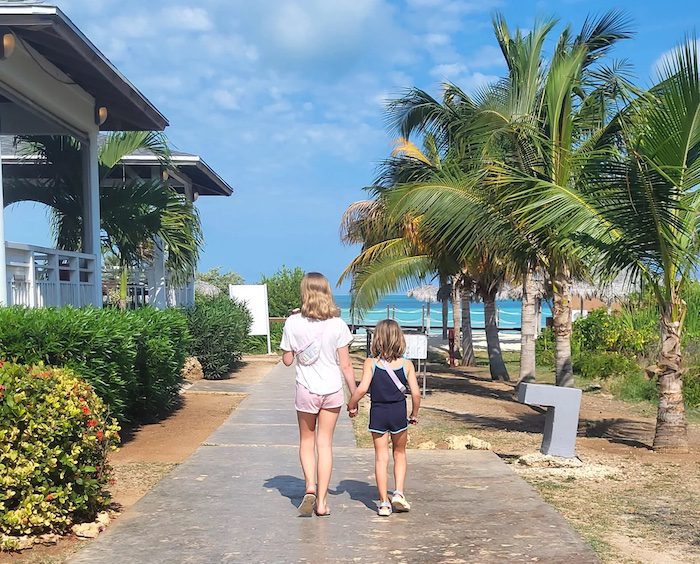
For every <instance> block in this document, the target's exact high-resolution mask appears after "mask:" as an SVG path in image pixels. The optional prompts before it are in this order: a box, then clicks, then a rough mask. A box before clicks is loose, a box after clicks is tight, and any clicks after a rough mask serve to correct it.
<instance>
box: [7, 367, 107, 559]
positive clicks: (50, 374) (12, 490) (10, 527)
mask: <svg viewBox="0 0 700 564" xmlns="http://www.w3.org/2000/svg"><path fill="white" fill-rule="evenodd" d="M118 430H119V428H118V427H117V425H116V423H115V421H114V420H113V419H112V418H111V417H110V414H109V410H108V408H107V406H105V404H104V402H103V401H102V400H101V399H100V398H99V397H98V396H97V395H96V394H95V392H94V391H93V389H92V388H91V387H90V386H89V385H88V384H87V383H85V382H84V381H83V380H81V379H80V378H78V377H77V376H76V375H75V373H73V372H72V371H71V370H68V369H65V368H50V367H45V366H42V365H36V366H26V365H21V364H11V363H5V362H1V363H0V483H2V488H0V549H3V548H7V549H12V548H14V547H15V544H14V543H15V542H16V539H13V537H18V536H23V535H40V534H43V533H63V532H65V531H66V530H67V529H68V528H69V527H70V526H71V525H72V524H73V523H81V522H86V521H92V520H94V518H95V516H96V514H97V512H98V511H101V510H103V509H106V508H107V507H108V506H109V502H110V498H109V492H108V491H107V484H108V481H109V477H110V467H109V462H108V460H107V454H108V453H109V451H110V450H112V449H114V448H115V447H116V445H117V444H118V442H119V435H118Z"/></svg>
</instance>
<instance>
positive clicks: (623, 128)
mask: <svg viewBox="0 0 700 564" xmlns="http://www.w3.org/2000/svg"><path fill="white" fill-rule="evenodd" d="M607 135H610V136H612V137H613V140H614V141H615V142H617V145H616V146H615V149H614V150H612V149H611V150H610V151H608V152H607V153H606V154H603V155H600V158H599V159H598V160H597V161H592V162H590V163H587V166H586V167H584V170H583V173H582V174H583V176H585V177H586V182H582V183H580V184H578V185H576V186H575V189H572V187H571V185H569V184H561V183H554V182H547V181H544V180H542V179H539V178H534V177H533V178H530V179H529V180H528V181H527V183H528V184H529V187H528V188H527V190H528V191H530V192H533V193H536V194H537V198H539V202H540V204H539V205H536V204H535V202H534V201H532V202H530V203H528V204H527V205H525V206H523V208H522V210H521V217H522V218H527V221H528V222H531V223H532V224H533V225H545V224H547V225H565V226H566V229H567V234H568V236H569V237H570V238H572V239H579V240H580V241H581V242H582V243H584V244H586V245H588V250H589V252H592V253H595V257H596V261H597V263H598V269H599V271H600V272H601V273H602V274H604V275H606V276H607V277H609V278H612V277H614V276H615V275H617V274H619V273H621V272H628V273H630V275H631V276H634V277H637V278H642V279H643V280H644V281H645V285H646V286H647V287H649V288H651V289H652V291H653V293H654V296H655V298H656V301H657V303H658V306H659V312H660V329H661V343H662V346H661V350H660V352H659V356H658V360H657V363H656V365H654V366H651V367H649V368H648V371H649V373H650V374H652V375H654V376H655V377H657V378H658V390H659V407H658V414H657V421H656V433H655V437H654V448H655V449H656V450H659V451H664V452H687V450H688V440H687V429H686V417H685V406H684V403H683V394H682V384H683V382H682V371H683V369H682V351H681V337H682V331H683V323H684V320H685V315H686V311H687V309H686V304H685V303H684V302H683V300H682V298H681V292H682V289H683V287H684V285H685V284H687V283H688V281H689V280H690V279H691V278H692V277H693V275H694V272H695V270H696V268H697V262H698V261H697V256H698V252H699V251H700V239H699V237H698V235H699V234H700V192H699V191H698V186H700V60H699V56H698V44H697V42H696V40H694V39H692V38H691V39H688V40H686V41H685V42H684V43H683V44H682V45H681V46H680V47H679V48H678V49H676V50H675V51H674V53H673V55H672V56H671V57H670V58H668V59H667V60H666V61H665V63H664V64H663V66H662V70H661V72H660V80H659V82H658V84H657V85H656V86H654V87H653V88H651V89H650V90H649V91H648V92H646V93H644V94H643V95H641V96H640V97H639V98H638V99H636V100H634V101H633V102H632V103H630V104H629V105H628V106H627V107H626V108H624V109H623V110H622V111H620V112H619V114H618V115H617V116H616V118H615V119H614V120H613V122H612V124H611V125H610V127H609V128H608V131H607ZM611 144H612V143H611ZM521 180H524V179H521ZM543 202H547V205H546V206H543V205H542V203H543Z"/></svg>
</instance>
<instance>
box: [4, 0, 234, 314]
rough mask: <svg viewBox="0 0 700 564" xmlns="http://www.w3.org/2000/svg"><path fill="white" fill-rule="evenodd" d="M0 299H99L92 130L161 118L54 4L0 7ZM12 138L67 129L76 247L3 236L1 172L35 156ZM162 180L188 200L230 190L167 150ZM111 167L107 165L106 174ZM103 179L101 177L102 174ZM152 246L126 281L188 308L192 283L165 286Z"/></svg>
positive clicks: (130, 161)
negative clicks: (77, 222) (71, 144)
mask: <svg viewBox="0 0 700 564" xmlns="http://www.w3.org/2000/svg"><path fill="white" fill-rule="evenodd" d="M0 39H1V40H2V41H1V42H0V43H1V45H2V48H1V49H0V136H2V143H0V210H2V211H3V213H2V214H0V237H1V238H2V240H3V242H4V244H2V245H0V304H2V305H25V306H28V307H41V306H62V305H73V306H76V307H80V306H84V305H95V306H101V305H102V303H103V284H102V274H103V267H102V264H101V252H100V251H101V249H100V217H99V185H98V184H99V175H98V159H97V151H98V147H99V142H100V140H99V132H100V130H104V131H162V130H163V129H165V127H166V126H167V125H168V122H167V120H166V119H165V117H164V116H163V115H162V114H161V113H160V112H159V111H158V110H157V109H156V108H155V107H154V106H153V104H151V103H150V102H149V101H148V100H147V99H146V98H145V97H144V96H143V95H142V94H141V93H140V92H139V91H138V90H137V89H136V88H134V86H132V85H131V84H130V83H129V82H128V80H127V79H126V78H124V76H122V75H121V74H120V73H119V71H117V69H115V68H114V66H113V65H112V64H111V63H110V62H109V61H108V60H107V59H106V58H105V57H104V56H103V55H102V54H101V53H100V52H99V51H98V50H97V48H96V47H95V46H94V45H92V43H90V41H89V40H88V39H87V38H86V37H85V36H84V35H83V34H82V33H81V32H80V30H78V29H77V28H76V27H75V25H73V23H72V22H71V21H70V20H69V19H68V18H67V17H66V16H65V15H64V14H63V13H62V12H61V10H60V9H58V8H56V7H54V6H48V5H44V4H39V3H33V2H5V3H2V4H0ZM16 135H70V136H72V137H74V138H75V139H77V140H78V141H79V142H80V144H81V149H82V153H83V190H84V192H83V195H84V198H83V201H84V210H83V218H84V221H83V231H84V233H83V237H82V241H83V248H82V249H81V251H82V252H71V251H64V250H59V249H52V248H45V247H38V246H35V245H28V244H24V243H18V242H8V241H6V240H5V233H4V207H5V203H4V201H3V188H2V178H3V175H2V170H3V167H4V168H5V170H6V174H14V175H22V176H26V177H33V175H34V176H36V177H37V178H40V176H41V166H40V165H41V162H40V159H39V158H38V157H32V156H31V155H26V154H22V155H18V154H17V153H16V150H15V147H14V144H13V140H14V136H16ZM161 164H162V163H161V162H160V161H159V159H158V158H157V157H156V156H155V155H153V154H150V153H148V152H137V153H134V154H131V155H128V156H127V157H125V158H124V159H122V160H121V161H120V166H119V167H115V170H117V171H118V174H121V175H124V176H125V177H134V178H156V177H158V178H161V175H162V172H163V171H162V167H161ZM171 165H172V167H173V168H172V169H170V170H168V175H167V176H168V182H169V183H170V185H171V186H173V187H174V188H175V189H176V190H178V191H179V192H180V193H181V194H183V195H184V196H186V197H187V198H188V199H189V200H190V201H191V202H194V201H195V200H197V198H198V197H200V196H210V195H215V196H230V195H231V194H232V192H233V190H232V188H231V187H230V186H229V185H228V184H227V183H226V182H225V181H224V180H223V179H222V178H221V177H220V176H219V175H218V174H216V172H214V170H213V169H212V168H211V167H210V166H209V165H207V164H206V163H205V162H204V160H202V159H201V158H200V157H199V156H197V155H192V154H189V153H183V152H177V151H175V152H173V154H172V158H171ZM114 173H117V172H114ZM105 181H107V182H108V181H109V179H105ZM158 247H159V246H158V245H156V252H155V255H154V257H153V261H152V264H150V265H149V267H148V268H147V269H145V270H144V272H143V273H141V274H142V275H141V276H140V278H139V277H138V276H137V278H139V280H136V281H135V283H134V284H133V285H132V287H131V291H132V293H136V294H138V295H139V296H140V298H141V301H142V303H149V304H151V305H154V306H155V307H160V308H162V307H166V306H168V305H190V304H191V303H192V302H193V300H194V280H191V281H190V283H188V284H187V285H186V286H184V287H173V286H172V285H170V284H169V283H168V273H167V272H166V270H165V256H164V252H163V249H162V246H161V248H158Z"/></svg>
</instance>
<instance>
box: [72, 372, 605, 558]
mask: <svg viewBox="0 0 700 564" xmlns="http://www.w3.org/2000/svg"><path fill="white" fill-rule="evenodd" d="M293 387H294V374H293V370H292V369H288V368H284V367H283V366H282V365H278V366H276V367H275V368H273V369H272V370H271V371H270V372H269V374H267V375H266V376H265V377H264V378H263V379H262V381H261V382H260V383H259V384H257V385H254V386H251V388H250V392H251V393H250V395H249V396H248V397H247V398H246V399H245V400H244V401H243V402H242V404H241V405H240V406H239V407H238V409H237V410H236V411H235V412H234V413H232V415H231V416H230V417H229V419H228V420H227V421H226V422H225V423H224V424H223V425H222V426H221V427H220V428H219V429H217V430H216V431H215V432H214V433H213V434H212V436H211V437H210V438H209V439H208V441H207V442H206V443H204V444H203V445H202V446H201V447H200V448H199V449H198V450H197V451H196V452H195V453H194V455H192V457H191V458H190V459H188V460H187V461H186V462H185V463H183V464H182V465H180V466H179V467H178V468H177V469H176V470H175V471H173V473H172V474H170V475H169V476H167V477H166V478H164V479H163V480H162V481H161V482H160V483H159V484H158V485H157V486H156V487H155V488H154V489H153V490H152V491H151V492H150V493H148V494H147V495H146V496H145V497H144V498H142V499H141V500H140V501H139V502H138V503H137V504H136V505H135V506H134V507H133V508H132V509H131V510H130V511H128V512H127V513H126V514H124V515H123V516H122V517H120V518H119V519H118V520H117V521H116V522H115V523H114V524H113V525H112V526H110V527H109V529H108V530H107V531H106V532H105V533H104V534H103V535H101V536H100V538H98V539H97V540H96V541H95V542H93V543H91V544H90V545H89V546H88V547H87V549H85V550H83V551H82V552H80V553H79V554H78V555H77V556H76V557H75V558H74V559H73V562H79V563H113V564H130V563H139V564H147V563H160V562H162V563H177V562H187V563H218V562H256V563H257V562H312V563H316V562H346V561H350V562H387V561H389V562H445V563H448V562H450V563H455V562H533V561H534V562H536V561H539V562H566V561H572V562H576V563H577V564H578V563H585V562H596V561H597V560H596V557H595V555H594V554H593V552H592V551H591V550H590V548H589V547H588V546H587V545H586V544H585V543H584V542H583V541H582V540H581V539H580V538H579V537H578V536H577V535H576V534H575V533H574V532H573V531H572V530H571V529H570V528H569V526H568V525H567V524H566V522H565V521H564V519H563V517H561V516H560V515H559V514H558V513H557V512H556V511H554V509H553V508H552V507H550V506H549V505H547V504H545V503H544V502H543V501H542V500H541V499H540V498H539V496H538V495H537V494H536V493H535V491H534V490H533V489H532V488H530V486H528V485H527V484H526V483H525V482H524V481H523V480H521V479H520V478H519V477H518V476H516V475H515V474H514V473H513V472H512V471H511V470H510V468H508V466H507V465H506V464H504V463H503V462H502V461H501V460H500V459H499V458H498V457H497V456H496V455H494V454H492V453H490V452H482V451H410V452H409V479H408V484H407V493H408V494H409V498H410V500H411V501H412V503H413V511H411V512H410V513H407V514H395V515H392V516H391V517H389V518H381V517H377V516H376V513H375V510H376V506H375V503H374V499H375V497H376V493H375V489H374V485H373V452H372V451H371V450H365V449H358V448H355V446H354V438H353V433H352V427H351V424H350V420H349V419H348V418H347V416H346V415H343V416H341V420H340V422H339V426H338V429H337V431H336V441H335V445H336V448H335V469H334V476H333V480H332V482H331V487H332V492H331V493H332V495H331V496H330V501H329V505H330V508H331V511H332V515H331V516H330V517H327V518H318V517H312V518H303V517H298V516H297V512H296V509H295V505H296V504H297V503H298V502H299V500H300V497H301V496H302V495H303V493H304V482H303V480H302V478H301V469H300V467H299V463H298V459H297V427H296V415H295V412H294V407H293V400H292V398H293Z"/></svg>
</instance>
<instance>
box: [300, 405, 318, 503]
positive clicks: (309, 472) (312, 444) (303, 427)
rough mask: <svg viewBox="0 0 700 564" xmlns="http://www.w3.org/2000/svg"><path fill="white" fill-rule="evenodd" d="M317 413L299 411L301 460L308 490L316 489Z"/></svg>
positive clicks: (308, 491)
mask: <svg viewBox="0 0 700 564" xmlns="http://www.w3.org/2000/svg"><path fill="white" fill-rule="evenodd" d="M317 417H318V416H317V415H316V414H315V413H304V412H303V411H297V420H298V421H299V460H300V461H301V468H302V470H303V471H304V480H305V481H306V492H307V493H314V492H315V491H316V418H317Z"/></svg>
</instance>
